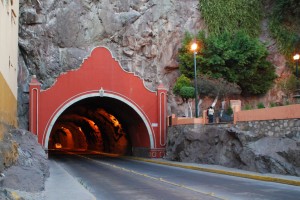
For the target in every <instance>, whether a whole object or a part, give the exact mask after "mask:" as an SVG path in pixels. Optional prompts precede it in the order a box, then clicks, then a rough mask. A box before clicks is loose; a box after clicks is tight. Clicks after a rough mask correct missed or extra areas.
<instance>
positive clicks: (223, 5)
mask: <svg viewBox="0 0 300 200" xmlns="http://www.w3.org/2000/svg"><path fill="white" fill-rule="evenodd" d="M199 2H200V4H199V5H200V11H201V15H202V17H203V18H204V20H205V22H206V24H207V26H208V31H209V33H210V34H221V33H222V32H224V31H225V32H228V33H233V32H235V31H237V30H239V31H241V30H242V31H245V32H246V33H247V34H248V35H250V36H258V35H259V33H260V24H261V19H262V3H261V1H260V0H226V1H223V0H200V1H199Z"/></svg>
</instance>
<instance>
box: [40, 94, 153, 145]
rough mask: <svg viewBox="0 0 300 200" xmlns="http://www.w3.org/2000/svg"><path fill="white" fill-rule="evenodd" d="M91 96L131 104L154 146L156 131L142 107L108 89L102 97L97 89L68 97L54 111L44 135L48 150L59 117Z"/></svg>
mask: <svg viewBox="0 0 300 200" xmlns="http://www.w3.org/2000/svg"><path fill="white" fill-rule="evenodd" d="M76 96H77V95H76ZM90 97H99V98H102V97H110V98H114V99H118V100H120V101H122V102H124V103H125V104H127V105H128V106H130V107H131V108H133V109H134V110H135V112H136V113H137V114H138V115H139V116H140V117H141V119H142V120H143V122H144V123H145V125H146V128H147V131H148V135H149V139H150V149H153V148H154V139H153V136H154V131H153V129H152V127H151V126H150V124H149V122H150V121H149V120H147V117H146V116H145V115H144V114H143V113H142V111H141V109H139V108H138V106H137V105H134V104H133V103H132V102H130V101H128V100H127V99H125V98H123V97H121V96H120V95H116V94H112V93H108V91H105V92H104V93H103V94H101V97H100V95H99V91H97V92H95V91H93V92H92V93H88V94H86V93H85V94H83V95H80V96H79V97H75V98H74V97H72V98H70V99H68V100H67V101H66V102H67V103H64V104H63V105H61V106H60V108H58V111H57V110H56V111H57V112H55V113H54V116H53V115H52V116H53V117H51V118H50V119H49V121H48V123H47V125H46V128H47V127H48V128H47V130H46V131H47V132H46V134H44V137H43V142H44V144H43V146H44V148H45V149H46V150H47V149H48V143H49V137H50V133H51V130H52V128H53V126H54V124H55V122H56V120H57V118H58V117H59V116H60V115H61V114H62V113H63V112H64V111H65V110H66V109H67V108H69V107H70V106H71V105H73V104H74V103H76V102H78V101H80V100H83V99H86V98H90ZM51 119H52V120H51ZM50 120H51V122H50ZM49 122H50V125H49V126H48V124H49Z"/></svg>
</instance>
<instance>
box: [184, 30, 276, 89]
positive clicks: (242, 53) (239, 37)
mask: <svg viewBox="0 0 300 200" xmlns="http://www.w3.org/2000/svg"><path fill="white" fill-rule="evenodd" d="M191 40H192V36H191V35H189V34H186V37H185V40H184V41H183V47H182V48H181V49H180V51H179V61H180V71H181V73H183V74H184V75H186V76H187V77H188V78H192V77H193V68H192V67H193V64H192V61H193V59H192V53H191V52H190V51H189V43H190V41H191ZM197 40H199V41H201V51H200V52H199V53H198V54H197V59H196V60H197V67H198V68H197V73H199V72H200V74H203V75H206V76H208V77H211V78H214V79H219V78H223V79H224V80H226V81H228V82H230V83H234V84H237V85H238V86H239V87H240V88H241V89H242V94H250V95H260V94H264V93H266V92H267V91H268V90H269V89H270V88H271V86H272V84H273V81H274V79H275V78H276V74H275V68H274V66H273V65H272V64H271V63H270V62H268V61H267V60H266V58H267V56H268V51H267V49H266V47H265V46H264V45H263V44H262V43H260V42H259V40H258V39H255V38H252V37H250V36H248V35H247V34H245V33H244V32H242V31H237V32H236V33H228V32H223V33H221V34H220V35H214V34H212V35H209V36H208V37H205V35H204V33H203V32H200V33H199V34H198V36H197Z"/></svg>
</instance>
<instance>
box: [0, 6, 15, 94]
mask: <svg viewBox="0 0 300 200" xmlns="http://www.w3.org/2000/svg"><path fill="white" fill-rule="evenodd" d="M18 19H19V0H0V72H1V73H2V76H3V77H4V79H5V80H6V82H7V84H8V85H9V87H10V89H11V91H12V93H13V94H14V96H15V97H16V98H17V74H18V72H17V71H18V70H17V69H18Z"/></svg>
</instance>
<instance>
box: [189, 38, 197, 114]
mask: <svg viewBox="0 0 300 200" xmlns="http://www.w3.org/2000/svg"><path fill="white" fill-rule="evenodd" d="M197 48H198V45H197V43H195V42H194V43H193V44H192V46H191V50H192V51H193V52H194V74H195V80H194V82H195V112H196V113H195V116H196V118H198V99H197V96H198V89H197V65H196V54H197Z"/></svg>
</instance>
